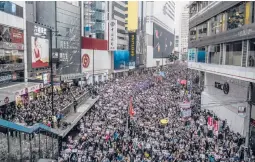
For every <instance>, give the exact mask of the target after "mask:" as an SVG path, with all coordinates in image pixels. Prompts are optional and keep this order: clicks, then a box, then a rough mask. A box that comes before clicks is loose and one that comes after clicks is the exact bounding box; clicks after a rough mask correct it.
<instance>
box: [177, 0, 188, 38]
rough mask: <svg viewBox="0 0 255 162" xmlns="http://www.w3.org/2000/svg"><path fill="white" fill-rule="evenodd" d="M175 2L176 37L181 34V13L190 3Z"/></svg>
mask: <svg viewBox="0 0 255 162" xmlns="http://www.w3.org/2000/svg"><path fill="white" fill-rule="evenodd" d="M174 2H175V35H179V33H180V24H181V13H182V11H183V8H184V6H185V5H187V4H189V1H174Z"/></svg>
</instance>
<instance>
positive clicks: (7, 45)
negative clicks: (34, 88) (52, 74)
mask: <svg viewBox="0 0 255 162" xmlns="http://www.w3.org/2000/svg"><path fill="white" fill-rule="evenodd" d="M0 15H1V16H0V88H2V87H5V86H9V85H13V84H16V83H21V82H25V81H26V80H27V72H26V68H27V63H26V43H25V42H26V40H25V39H26V38H25V35H26V21H25V18H26V15H25V2H17V1H15V2H14V1H3V2H0ZM10 93H11V92H10ZM6 97H7V98H9V101H10V102H12V101H14V97H13V95H11V94H9V93H1V92H0V106H1V105H3V104H5V102H4V99H5V98H6Z"/></svg>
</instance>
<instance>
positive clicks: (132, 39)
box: [128, 32, 136, 69]
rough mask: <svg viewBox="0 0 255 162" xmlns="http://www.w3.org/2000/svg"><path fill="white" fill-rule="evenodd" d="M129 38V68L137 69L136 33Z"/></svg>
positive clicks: (130, 34) (129, 34)
mask: <svg viewBox="0 0 255 162" xmlns="http://www.w3.org/2000/svg"><path fill="white" fill-rule="evenodd" d="M128 37H129V53H130V55H129V68H130V69H134V68H135V62H136V33H131V32H130V33H128Z"/></svg>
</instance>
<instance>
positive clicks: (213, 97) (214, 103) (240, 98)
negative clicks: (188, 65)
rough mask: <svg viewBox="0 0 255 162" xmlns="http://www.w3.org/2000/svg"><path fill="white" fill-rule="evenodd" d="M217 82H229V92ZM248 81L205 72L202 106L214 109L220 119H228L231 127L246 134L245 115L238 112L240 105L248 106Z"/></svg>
mask: <svg viewBox="0 0 255 162" xmlns="http://www.w3.org/2000/svg"><path fill="white" fill-rule="evenodd" d="M215 82H219V83H222V84H224V83H225V82H228V84H229V93H228V94H224V92H223V91H222V90H220V89H217V88H215V86H214V85H215ZM247 88H248V82H245V81H241V80H237V79H233V78H228V77H224V76H220V75H215V74H211V73H205V90H204V92H203V93H202V100H201V102H202V108H203V109H208V110H212V111H213V112H214V113H215V114H216V115H217V116H218V117H219V118H220V119H223V120H224V119H227V122H228V124H229V126H230V129H231V130H233V131H234V132H239V133H240V134H244V132H245V129H244V124H245V122H244V117H243V116H239V115H238V114H237V112H238V107H239V106H244V107H246V104H247V103H246V102H245V101H246V98H247Z"/></svg>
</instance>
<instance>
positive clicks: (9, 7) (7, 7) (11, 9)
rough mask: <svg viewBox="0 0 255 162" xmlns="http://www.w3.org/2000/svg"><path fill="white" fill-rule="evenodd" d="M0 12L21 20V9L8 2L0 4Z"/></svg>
mask: <svg viewBox="0 0 255 162" xmlns="http://www.w3.org/2000/svg"><path fill="white" fill-rule="evenodd" d="M0 11H3V12H6V13H9V14H12V15H15V16H18V17H21V18H23V7H21V6H19V5H16V4H15V3H12V2H9V1H4V2H3V1H2V2H0Z"/></svg>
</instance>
